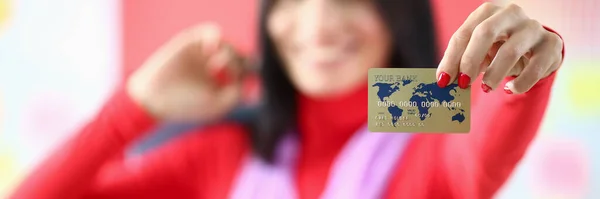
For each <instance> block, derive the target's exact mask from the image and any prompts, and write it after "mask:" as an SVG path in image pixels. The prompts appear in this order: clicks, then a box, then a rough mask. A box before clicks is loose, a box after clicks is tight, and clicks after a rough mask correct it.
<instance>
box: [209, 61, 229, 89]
mask: <svg viewBox="0 0 600 199" xmlns="http://www.w3.org/2000/svg"><path fill="white" fill-rule="evenodd" d="M212 77H213V78H214V79H215V81H216V83H217V84H218V85H220V86H224V85H227V84H229V81H230V78H229V71H228V70H227V67H226V66H222V67H218V68H216V69H214V70H213V71H212Z"/></svg>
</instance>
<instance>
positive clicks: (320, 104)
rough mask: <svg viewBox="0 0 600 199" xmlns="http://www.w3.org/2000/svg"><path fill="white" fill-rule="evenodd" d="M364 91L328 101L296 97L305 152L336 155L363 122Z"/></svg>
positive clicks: (355, 91)
mask: <svg viewBox="0 0 600 199" xmlns="http://www.w3.org/2000/svg"><path fill="white" fill-rule="evenodd" d="M367 94H368V88H367V87H366V86H360V87H359V88H357V89H355V90H353V91H350V92H349V93H346V94H343V95H341V96H338V97H335V98H329V99H316V98H311V97H308V96H304V95H300V96H298V103H299V106H298V108H299V110H298V113H299V114H298V130H299V133H300V136H301V139H302V148H303V150H304V152H305V153H311V154H312V153H337V152H338V150H339V149H341V147H342V146H343V145H344V144H345V143H346V141H347V140H348V139H349V138H350V137H352V135H353V134H354V133H355V132H356V131H357V130H358V129H359V128H360V127H362V126H363V125H364V124H365V122H366V121H367V106H368V105H367V101H368V98H367Z"/></svg>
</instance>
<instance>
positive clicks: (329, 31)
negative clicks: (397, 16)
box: [267, 0, 391, 97]
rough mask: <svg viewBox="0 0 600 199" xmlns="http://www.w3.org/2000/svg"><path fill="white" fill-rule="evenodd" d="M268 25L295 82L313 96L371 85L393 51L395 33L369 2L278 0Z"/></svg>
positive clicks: (324, 95)
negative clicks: (373, 73)
mask: <svg viewBox="0 0 600 199" xmlns="http://www.w3.org/2000/svg"><path fill="white" fill-rule="evenodd" d="M267 23H268V24H267V25H268V32H269V35H270V37H271V39H272V40H273V41H274V43H275V46H276V48H277V51H278V53H279V55H280V57H281V60H282V61H283V63H284V67H285V70H286V72H287V74H288V75H289V77H290V79H291V81H292V82H293V84H294V85H295V86H296V88H297V89H298V90H299V91H300V92H302V93H304V94H306V95H309V96H313V97H328V96H331V95H336V94H340V93H344V92H347V91H349V90H351V89H353V88H356V87H357V86H359V85H361V84H365V83H366V81H367V72H368V69H369V68H372V67H383V66H385V64H386V63H385V62H386V60H387V55H388V51H389V50H390V43H391V39H390V35H389V31H388V30H387V27H386V26H385V25H384V23H383V20H382V19H381V16H380V15H379V13H378V12H377V10H376V8H375V5H374V4H373V3H372V2H371V1H368V0H278V1H277V0H276V2H275V3H274V5H273V7H272V9H271V12H270V13H269V16H268V22H267Z"/></svg>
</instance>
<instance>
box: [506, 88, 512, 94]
mask: <svg viewBox="0 0 600 199" xmlns="http://www.w3.org/2000/svg"><path fill="white" fill-rule="evenodd" d="M504 92H506V94H513V92H512V91H511V90H510V89H509V88H508V87H504Z"/></svg>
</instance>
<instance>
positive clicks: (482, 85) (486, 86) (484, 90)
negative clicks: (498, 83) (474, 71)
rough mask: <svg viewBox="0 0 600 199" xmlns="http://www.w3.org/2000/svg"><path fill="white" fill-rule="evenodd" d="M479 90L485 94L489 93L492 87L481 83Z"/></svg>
mask: <svg viewBox="0 0 600 199" xmlns="http://www.w3.org/2000/svg"><path fill="white" fill-rule="evenodd" d="M481 90H483V92H485V93H489V92H490V91H491V90H492V87H490V86H488V85H487V84H485V83H481Z"/></svg>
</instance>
